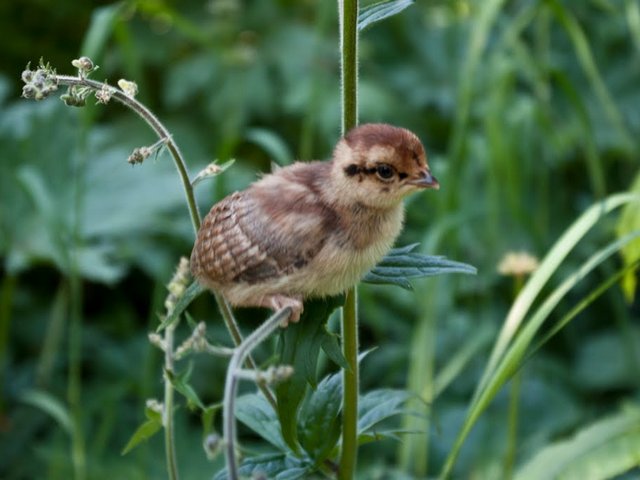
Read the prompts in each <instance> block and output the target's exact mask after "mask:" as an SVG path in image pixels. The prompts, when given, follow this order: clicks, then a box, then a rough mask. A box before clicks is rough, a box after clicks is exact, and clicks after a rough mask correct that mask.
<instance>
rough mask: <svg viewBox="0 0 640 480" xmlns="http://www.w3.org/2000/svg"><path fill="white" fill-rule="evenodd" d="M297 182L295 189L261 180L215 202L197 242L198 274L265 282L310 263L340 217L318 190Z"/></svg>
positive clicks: (194, 257)
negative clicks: (320, 199) (275, 186)
mask: <svg viewBox="0 0 640 480" xmlns="http://www.w3.org/2000/svg"><path fill="white" fill-rule="evenodd" d="M296 188H297V193H298V194H297V195H291V192H290V191H289V192H287V191H282V190H278V189H273V188H260V186H258V187H254V188H250V189H249V190H246V191H243V192H237V193H235V194H233V195H231V196H229V197H227V198H225V199H224V200H222V201H221V202H219V203H217V204H216V205H214V207H213V208H212V209H211V211H210V212H209V214H208V215H207V217H206V218H205V221H204V224H203V228H202V229H201V231H200V234H199V236H198V240H197V242H196V246H195V247H194V252H193V255H192V262H195V263H196V265H195V267H196V268H195V269H194V272H195V273H196V275H204V276H206V277H207V278H208V279H209V280H211V281H213V282H216V283H230V282H231V283H234V282H247V283H260V282H265V281H269V280H272V279H276V278H280V277H283V276H285V275H288V274H291V273H293V272H295V271H296V270H298V269H301V268H303V267H304V266H305V265H307V264H308V263H309V261H310V260H311V259H312V258H313V257H314V256H315V255H316V254H317V253H318V251H319V250H320V249H321V248H322V246H323V245H324V242H325V241H326V238H327V232H330V231H331V228H332V225H331V224H332V223H333V222H335V221H336V218H335V212H333V211H332V210H331V209H330V208H328V207H327V206H326V205H324V204H323V203H321V202H318V199H317V198H316V197H315V195H314V193H313V192H310V191H307V192H305V191H304V188H299V187H296ZM198 272H200V273H198Z"/></svg>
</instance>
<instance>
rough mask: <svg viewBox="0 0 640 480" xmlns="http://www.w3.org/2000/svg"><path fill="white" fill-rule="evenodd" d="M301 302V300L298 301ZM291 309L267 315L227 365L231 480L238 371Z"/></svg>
mask: <svg viewBox="0 0 640 480" xmlns="http://www.w3.org/2000/svg"><path fill="white" fill-rule="evenodd" d="M300 304H302V302H300ZM292 314H293V310H292V308H291V307H290V306H287V307H285V308H282V309H281V310H279V311H277V312H276V313H274V314H273V315H272V316H271V317H269V318H268V319H267V320H266V321H265V322H264V323H263V324H262V325H260V326H259V327H258V328H257V329H256V330H254V331H253V333H251V335H249V336H248V337H247V338H245V339H244V340H243V341H242V342H241V343H240V345H238V346H237V347H236V348H235V349H234V352H233V355H232V356H231V360H230V361H229V366H228V367H227V377H226V380H225V387H224V402H223V405H222V412H223V414H222V416H223V422H222V423H223V432H224V440H225V442H226V445H225V456H226V460H227V471H228V478H230V479H231V480H237V479H238V478H239V476H238V461H237V458H236V420H235V400H236V394H237V393H238V380H239V377H238V372H239V371H240V369H241V368H242V365H243V364H244V362H245V360H246V359H247V357H248V356H249V354H250V353H251V352H252V351H253V349H255V348H256V347H257V346H258V345H259V344H260V343H262V342H263V341H264V340H266V339H267V337H269V335H271V334H272V333H273V332H274V331H275V330H276V329H277V328H278V325H281V323H282V322H283V320H284V321H286V319H287V318H289V317H291V316H292Z"/></svg>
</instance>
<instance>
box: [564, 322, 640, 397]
mask: <svg viewBox="0 0 640 480" xmlns="http://www.w3.org/2000/svg"><path fill="white" fill-rule="evenodd" d="M629 347H631V348H629ZM638 349H640V331H638V329H636V328H633V329H632V330H631V331H630V332H627V334H626V335H624V336H623V334H622V332H620V331H619V330H606V331H603V332H598V334H597V335H590V336H587V337H584V338H582V339H581V342H580V345H579V348H578V351H577V358H576V360H575V363H574V368H573V372H574V375H575V380H576V381H577V382H578V385H580V387H581V388H583V389H586V390H588V391H596V392H598V391H611V390H616V389H633V388H635V387H636V386H637V385H638V370H637V363H635V362H633V361H629V355H630V354H633V353H634V352H637V351H638ZM603 358H606V359H607V361H606V362H603V361H602V359H603Z"/></svg>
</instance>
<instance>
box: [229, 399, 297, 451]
mask: <svg viewBox="0 0 640 480" xmlns="http://www.w3.org/2000/svg"><path fill="white" fill-rule="evenodd" d="M236 418H237V419H238V420H240V421H241V422H242V423H244V424H245V425H246V426H247V427H249V428H250V429H251V430H253V431H254V432H256V433H257V434H258V435H260V436H261V437H262V438H264V439H265V440H266V441H267V442H269V443H270V444H271V445H273V446H274V447H276V448H277V449H278V450H281V451H282V452H288V451H289V448H287V444H286V443H285V441H284V439H283V438H282V433H281V430H280V422H279V420H278V416H277V415H276V412H274V410H273V408H272V407H271V404H270V403H269V402H268V401H267V400H266V399H265V398H264V397H262V396H261V395H258V394H255V393H252V394H249V395H243V396H241V397H239V398H238V400H237V401H236Z"/></svg>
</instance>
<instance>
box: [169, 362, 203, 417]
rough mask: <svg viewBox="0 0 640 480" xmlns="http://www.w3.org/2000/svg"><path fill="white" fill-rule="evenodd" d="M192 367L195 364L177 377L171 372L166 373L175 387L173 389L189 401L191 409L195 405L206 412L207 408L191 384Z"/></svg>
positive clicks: (190, 365)
mask: <svg viewBox="0 0 640 480" xmlns="http://www.w3.org/2000/svg"><path fill="white" fill-rule="evenodd" d="M192 367H193V363H191V362H190V363H189V366H188V367H187V369H186V370H185V371H184V372H183V373H181V374H177V375H176V374H175V373H173V372H171V371H169V370H165V373H166V374H167V377H168V378H169V381H170V382H171V385H173V388H175V389H176V390H177V391H178V392H180V393H181V394H182V395H183V396H184V397H185V398H186V399H187V402H188V406H189V408H191V409H193V407H194V405H195V406H197V407H198V408H199V409H200V410H206V407H205V406H204V404H203V403H202V401H201V400H200V397H198V394H197V393H196V391H195V390H194V389H193V387H192V386H191V385H190V384H189V377H190V376H191V371H192Z"/></svg>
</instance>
